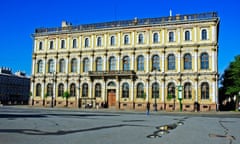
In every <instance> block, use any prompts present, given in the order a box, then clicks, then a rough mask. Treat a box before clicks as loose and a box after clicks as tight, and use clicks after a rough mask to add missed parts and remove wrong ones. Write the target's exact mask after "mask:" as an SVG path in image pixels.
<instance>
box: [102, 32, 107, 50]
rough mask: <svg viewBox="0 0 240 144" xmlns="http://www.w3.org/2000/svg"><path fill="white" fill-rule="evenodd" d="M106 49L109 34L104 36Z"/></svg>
mask: <svg viewBox="0 0 240 144" xmlns="http://www.w3.org/2000/svg"><path fill="white" fill-rule="evenodd" d="M103 45H104V48H106V47H107V34H104V44H103Z"/></svg>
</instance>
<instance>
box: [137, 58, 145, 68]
mask: <svg viewBox="0 0 240 144" xmlns="http://www.w3.org/2000/svg"><path fill="white" fill-rule="evenodd" d="M137 70H138V71H144V57H143V56H142V55H140V56H138V58H137Z"/></svg>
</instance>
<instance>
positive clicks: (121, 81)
mask: <svg viewBox="0 0 240 144" xmlns="http://www.w3.org/2000/svg"><path fill="white" fill-rule="evenodd" d="M218 33H219V17H218V15H217V13H215V12H208V13H199V14H190V15H176V16H168V17H159V18H144V19H138V18H134V19H133V20H123V21H113V22H103V23H94V24H84V25H77V26H73V25H71V24H69V23H67V22H65V21H63V22H62V26H61V27H56V28H38V29H36V30H35V33H34V34H33V38H34V49H33V60H32V81H31V91H32V93H33V97H32V104H33V105H35V106H56V107H61V106H68V107H85V106H87V105H88V104H90V105H92V106H93V107H97V106H99V105H101V106H103V105H104V106H108V108H116V109H135V110H143V109H144V110H145V109H146V104H147V103H148V102H149V103H150V107H151V109H155V108H156V109H157V110H179V109H182V110H186V111H192V110H194V109H195V110H196V109H198V110H200V111H209V110H216V109H217V105H218ZM66 92H68V93H69V94H70V96H69V97H68V99H67V100H66V99H64V97H62V96H63V95H64V93H66Z"/></svg>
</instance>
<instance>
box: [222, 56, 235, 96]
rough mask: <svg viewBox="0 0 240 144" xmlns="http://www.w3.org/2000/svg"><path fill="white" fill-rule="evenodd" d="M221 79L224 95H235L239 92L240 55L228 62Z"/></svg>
mask: <svg viewBox="0 0 240 144" xmlns="http://www.w3.org/2000/svg"><path fill="white" fill-rule="evenodd" d="M221 79H222V80H221V84H222V86H223V87H222V88H223V92H224V94H225V95H236V94H238V93H239V92H240V55H238V56H236V57H235V59H234V61H233V62H231V63H230V65H229V67H228V68H227V69H226V70H225V71H224V74H223V75H222V78H221Z"/></svg>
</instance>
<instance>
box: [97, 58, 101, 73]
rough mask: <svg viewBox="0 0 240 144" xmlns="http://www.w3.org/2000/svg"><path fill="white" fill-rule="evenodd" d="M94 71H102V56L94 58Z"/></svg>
mask: <svg viewBox="0 0 240 144" xmlns="http://www.w3.org/2000/svg"><path fill="white" fill-rule="evenodd" d="M96 71H102V58H100V57H99V58H97V59H96Z"/></svg>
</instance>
